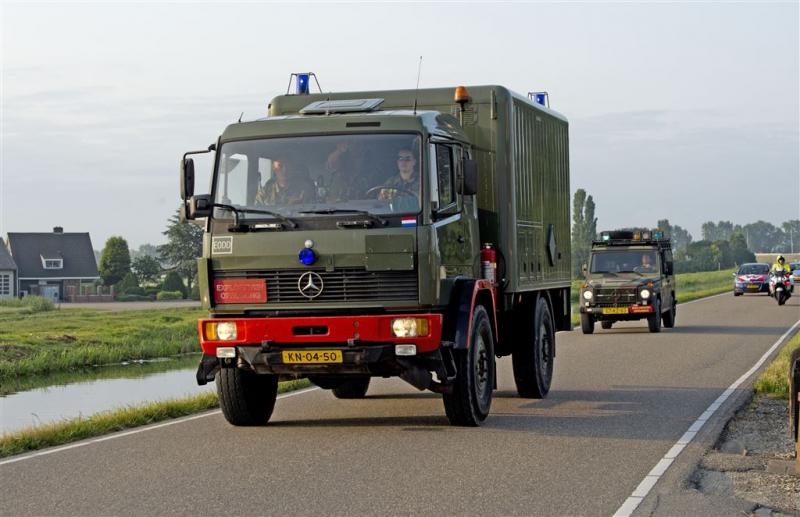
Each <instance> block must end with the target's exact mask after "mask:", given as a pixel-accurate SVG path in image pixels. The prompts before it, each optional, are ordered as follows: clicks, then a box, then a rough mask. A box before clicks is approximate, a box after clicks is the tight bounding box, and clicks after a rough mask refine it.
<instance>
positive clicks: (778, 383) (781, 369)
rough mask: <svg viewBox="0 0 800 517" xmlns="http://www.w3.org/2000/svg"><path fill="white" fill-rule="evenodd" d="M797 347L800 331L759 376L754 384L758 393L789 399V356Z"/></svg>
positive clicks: (799, 345)
mask: <svg viewBox="0 0 800 517" xmlns="http://www.w3.org/2000/svg"><path fill="white" fill-rule="evenodd" d="M797 348H800V332H799V333H797V334H795V335H794V337H793V338H792V339H790V340H789V342H788V343H786V344H785V345H784V346H783V348H782V349H781V351H780V352H778V356H777V357H776V358H775V360H774V361H772V363H770V365H769V366H767V368H766V369H765V370H764V371H763V372H761V375H759V376H758V378H757V379H756V382H755V383H754V384H753V389H754V390H755V392H756V395H764V396H767V397H770V398H778V399H786V400H788V399H789V357H790V356H791V355H792V352H793V351H795V350H796V349H797Z"/></svg>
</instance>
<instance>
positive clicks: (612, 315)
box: [579, 230, 677, 334]
mask: <svg viewBox="0 0 800 517" xmlns="http://www.w3.org/2000/svg"><path fill="white" fill-rule="evenodd" d="M583 269H584V275H585V277H586V280H585V282H584V283H583V285H582V286H581V292H580V297H579V301H580V313H581V330H582V331H583V333H584V334H591V333H593V332H594V324H595V323H596V322H598V321H599V322H600V324H601V326H602V327H603V328H604V329H610V328H611V327H612V325H613V324H614V323H615V322H617V321H635V320H641V319H646V320H647V324H648V327H649V329H650V332H661V326H662V322H663V326H664V327H667V328H671V327H673V326H674V325H675V314H676V308H677V303H676V300H675V276H674V274H673V261H672V249H671V245H670V241H669V239H666V238H664V235H663V233H662V232H660V231H657V230H655V231H636V232H632V231H614V232H602V233H601V234H600V239H599V240H595V241H593V242H592V249H591V252H590V254H589V264H588V265H584V267H583Z"/></svg>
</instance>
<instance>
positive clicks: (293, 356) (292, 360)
mask: <svg viewBox="0 0 800 517" xmlns="http://www.w3.org/2000/svg"><path fill="white" fill-rule="evenodd" d="M281 355H282V357H283V362H284V364H327V363H341V362H342V351H341V350H298V351H291V352H289V351H284V352H282V354H281Z"/></svg>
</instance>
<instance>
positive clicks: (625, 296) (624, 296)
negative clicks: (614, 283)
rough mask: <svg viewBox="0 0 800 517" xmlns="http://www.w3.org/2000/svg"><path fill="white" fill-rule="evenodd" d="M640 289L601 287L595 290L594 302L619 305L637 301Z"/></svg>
mask: <svg viewBox="0 0 800 517" xmlns="http://www.w3.org/2000/svg"><path fill="white" fill-rule="evenodd" d="M638 294H639V290H638V289H636V288H634V287H625V288H621V289H608V288H600V289H595V291H594V302H595V304H597V305H619V304H631V303H636V302H637V301H639V300H638V298H637V296H638Z"/></svg>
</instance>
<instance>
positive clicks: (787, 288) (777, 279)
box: [769, 269, 793, 305]
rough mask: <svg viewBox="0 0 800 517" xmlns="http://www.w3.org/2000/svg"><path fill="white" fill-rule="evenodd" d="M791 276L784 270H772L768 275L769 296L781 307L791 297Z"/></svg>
mask: <svg viewBox="0 0 800 517" xmlns="http://www.w3.org/2000/svg"><path fill="white" fill-rule="evenodd" d="M792 288H793V286H792V281H791V274H790V273H787V272H786V271H784V270H778V269H776V270H774V271H772V272H771V273H770V275H769V295H770V296H772V297H773V298H775V299H776V300H777V301H778V305H783V304H784V303H786V300H788V299H789V297H790V296H792Z"/></svg>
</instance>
